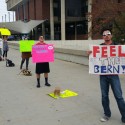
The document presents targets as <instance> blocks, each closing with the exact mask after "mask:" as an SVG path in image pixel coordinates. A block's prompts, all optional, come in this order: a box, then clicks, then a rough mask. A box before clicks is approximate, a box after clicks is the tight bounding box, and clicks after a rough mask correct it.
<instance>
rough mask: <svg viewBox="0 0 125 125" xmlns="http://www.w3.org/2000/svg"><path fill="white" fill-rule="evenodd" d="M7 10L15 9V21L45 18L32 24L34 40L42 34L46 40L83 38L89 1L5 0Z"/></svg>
mask: <svg viewBox="0 0 125 125" xmlns="http://www.w3.org/2000/svg"><path fill="white" fill-rule="evenodd" d="M6 3H7V8H8V10H13V11H15V12H16V20H23V21H29V20H45V21H44V23H42V24H40V25H39V26H37V27H35V28H34V29H33V30H32V32H31V34H32V35H33V37H34V39H38V36H39V35H43V36H44V37H45V39H48V40H49V39H50V40H81V39H87V34H88V25H91V24H90V23H88V21H87V17H86V13H88V11H89V10H91V4H90V3H91V0H89V1H88V0H6Z"/></svg>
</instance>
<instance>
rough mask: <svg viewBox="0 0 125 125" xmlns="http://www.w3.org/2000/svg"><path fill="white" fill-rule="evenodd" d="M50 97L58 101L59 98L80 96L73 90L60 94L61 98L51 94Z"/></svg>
mask: <svg viewBox="0 0 125 125" xmlns="http://www.w3.org/2000/svg"><path fill="white" fill-rule="evenodd" d="M49 96H51V97H53V98H55V99H57V98H68V97H72V96H78V94H77V93H76V92H73V91H71V90H65V91H62V92H61V93H60V96H57V95H54V93H50V94H49Z"/></svg>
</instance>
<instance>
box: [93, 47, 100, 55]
mask: <svg viewBox="0 0 125 125" xmlns="http://www.w3.org/2000/svg"><path fill="white" fill-rule="evenodd" d="M99 52H100V51H99V46H93V57H96V53H99Z"/></svg>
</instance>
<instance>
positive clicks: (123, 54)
mask: <svg viewBox="0 0 125 125" xmlns="http://www.w3.org/2000/svg"><path fill="white" fill-rule="evenodd" d="M118 55H119V57H125V53H122V47H121V46H118Z"/></svg>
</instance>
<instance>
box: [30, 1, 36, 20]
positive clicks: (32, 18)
mask: <svg viewBox="0 0 125 125" xmlns="http://www.w3.org/2000/svg"><path fill="white" fill-rule="evenodd" d="M35 11H36V10H35V0H30V2H29V19H31V20H34V19H36V17H35V15H36V12H35Z"/></svg>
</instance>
